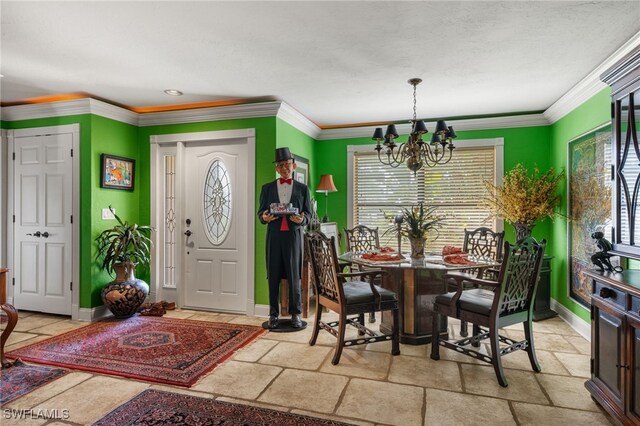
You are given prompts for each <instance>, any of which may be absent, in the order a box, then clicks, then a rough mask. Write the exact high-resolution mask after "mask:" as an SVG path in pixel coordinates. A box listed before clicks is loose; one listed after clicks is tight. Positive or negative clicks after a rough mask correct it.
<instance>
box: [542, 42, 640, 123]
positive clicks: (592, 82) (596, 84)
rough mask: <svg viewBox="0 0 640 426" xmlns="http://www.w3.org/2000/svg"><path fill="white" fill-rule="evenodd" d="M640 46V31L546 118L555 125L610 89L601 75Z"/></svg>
mask: <svg viewBox="0 0 640 426" xmlns="http://www.w3.org/2000/svg"><path fill="white" fill-rule="evenodd" d="M638 45H640V31H638V32H637V33H636V34H635V35H634V36H633V37H631V38H630V39H629V40H628V41H627V42H626V43H625V44H623V45H622V46H621V47H620V48H619V49H618V50H616V51H615V52H614V53H613V54H611V56H609V57H608V58H607V59H605V61H604V62H602V63H601V64H600V65H598V66H597V67H596V68H595V69H594V70H593V71H591V72H590V73H589V74H588V75H587V76H586V77H585V78H583V79H582V80H580V81H579V82H578V84H576V85H575V86H573V87H572V88H571V89H570V90H569V91H568V92H567V93H565V94H564V95H562V97H560V99H558V100H557V101H556V102H555V103H554V104H553V105H551V106H550V107H549V108H547V110H546V111H545V112H544V116H545V117H546V118H547V120H549V123H551V124H553V123H555V122H556V121H558V120H560V119H561V118H562V117H564V116H565V115H567V114H568V113H570V112H571V111H573V110H574V109H576V108H577V107H579V106H580V105H582V104H583V103H585V102H586V101H587V100H589V98H591V97H592V96H594V95H596V94H597V93H598V92H600V91H601V90H602V89H604V88H606V87H608V86H607V84H606V83H604V82H603V81H602V80H600V75H601V74H602V73H604V72H605V71H607V70H608V69H609V68H611V67H612V66H613V65H614V64H615V63H616V62H618V61H619V60H620V59H622V58H623V57H624V56H626V55H627V54H629V53H630V52H632V51H633V49H635V48H637V47H638Z"/></svg>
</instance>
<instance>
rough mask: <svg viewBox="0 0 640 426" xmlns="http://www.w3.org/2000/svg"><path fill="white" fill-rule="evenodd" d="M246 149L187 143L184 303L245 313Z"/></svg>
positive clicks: (237, 144)
mask: <svg viewBox="0 0 640 426" xmlns="http://www.w3.org/2000/svg"><path fill="white" fill-rule="evenodd" d="M247 151H248V150H247V144H246V143H241V142H235V141H215V142H213V141H210V142H206V141H204V142H198V143H188V144H186V145H185V149H184V163H183V165H184V167H183V170H184V176H185V192H184V200H185V215H184V223H183V232H184V233H185V234H190V235H188V236H187V235H183V236H182V238H183V241H184V246H183V247H184V259H185V262H184V265H185V277H186V279H185V290H184V306H185V307H191V308H201V309H212V310H219V311H229V312H242V313H244V312H246V306H247V284H248V283H247V280H248V276H249V273H248V269H249V265H248V264H247V259H248V256H247V254H248V253H247V251H248V247H247V246H248V244H247V240H248V239H247V232H248V230H247V227H246V223H247V221H248V216H247V215H248V214H252V213H251V212H249V210H248V205H247V194H248V191H249V183H248V179H247V175H246V169H247V165H248V164H249V161H248V152H247Z"/></svg>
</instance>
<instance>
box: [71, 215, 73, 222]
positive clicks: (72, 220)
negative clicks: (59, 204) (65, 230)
mask: <svg viewBox="0 0 640 426" xmlns="http://www.w3.org/2000/svg"><path fill="white" fill-rule="evenodd" d="M71 223H73V215H71Z"/></svg>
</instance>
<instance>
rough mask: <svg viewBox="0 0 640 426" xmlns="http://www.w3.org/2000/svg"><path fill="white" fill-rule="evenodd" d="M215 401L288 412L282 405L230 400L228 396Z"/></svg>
mask: <svg viewBox="0 0 640 426" xmlns="http://www.w3.org/2000/svg"><path fill="white" fill-rule="evenodd" d="M215 400H216V401H223V402H231V403H233V404H241V405H250V406H252V407H260V408H267V409H269V410H276V411H285V412H289V410H290V409H289V407H283V406H282V405H274V404H265V403H262V402H256V401H247V400H245V399H240V398H230V397H228V396H219V397H217V398H216V399H215Z"/></svg>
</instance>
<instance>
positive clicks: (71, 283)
mask: <svg viewBox="0 0 640 426" xmlns="http://www.w3.org/2000/svg"><path fill="white" fill-rule="evenodd" d="M69 291H73V281H72V282H70V283H69Z"/></svg>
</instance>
